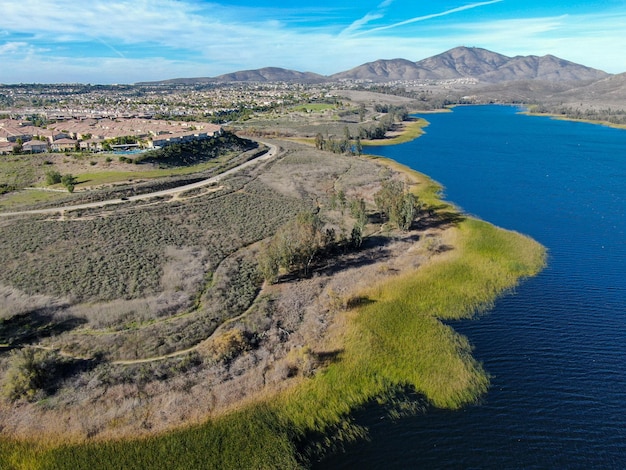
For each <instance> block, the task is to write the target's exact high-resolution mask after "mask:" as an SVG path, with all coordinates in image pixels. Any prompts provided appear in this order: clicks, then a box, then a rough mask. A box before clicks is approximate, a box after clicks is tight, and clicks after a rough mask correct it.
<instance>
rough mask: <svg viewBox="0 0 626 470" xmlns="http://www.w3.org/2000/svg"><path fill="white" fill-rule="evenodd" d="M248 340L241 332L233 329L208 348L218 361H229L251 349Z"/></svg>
mask: <svg viewBox="0 0 626 470" xmlns="http://www.w3.org/2000/svg"><path fill="white" fill-rule="evenodd" d="M249 347H250V345H249V343H248V339H247V338H246V336H245V335H244V334H243V332H242V331H241V330H238V329H232V330H229V331H226V332H224V333H222V334H221V335H219V336H217V337H216V338H214V339H213V341H212V342H211V344H210V345H209V347H208V351H209V354H211V355H212V356H213V358H214V359H215V360H216V361H228V360H230V359H234V358H235V357H237V356H239V355H240V354H241V353H242V352H244V351H246V350H247V349H249Z"/></svg>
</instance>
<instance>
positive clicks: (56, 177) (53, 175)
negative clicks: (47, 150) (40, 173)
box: [46, 170, 61, 186]
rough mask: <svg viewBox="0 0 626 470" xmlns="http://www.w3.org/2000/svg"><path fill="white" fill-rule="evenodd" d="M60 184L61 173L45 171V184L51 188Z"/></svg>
mask: <svg viewBox="0 0 626 470" xmlns="http://www.w3.org/2000/svg"><path fill="white" fill-rule="evenodd" d="M60 182H61V173H59V172H58V171H55V170H50V171H46V184H47V185H48V186H51V185H53V184H58V183H60Z"/></svg>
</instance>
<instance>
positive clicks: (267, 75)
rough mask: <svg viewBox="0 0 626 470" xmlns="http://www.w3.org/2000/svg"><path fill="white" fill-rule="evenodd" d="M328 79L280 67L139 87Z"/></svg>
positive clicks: (175, 80) (172, 80)
mask: <svg viewBox="0 0 626 470" xmlns="http://www.w3.org/2000/svg"><path fill="white" fill-rule="evenodd" d="M326 80H327V78H326V77H325V76H323V75H319V74H316V73H312V72H298V71H295V70H288V69H283V68H280V67H265V68H262V69H257V70H242V71H239V72H233V73H227V74H224V75H219V76H217V77H199V78H174V79H171V80H163V81H159V82H142V83H138V85H146V84H177V83H178V84H184V85H192V84H196V83H198V84H203V83H228V82H257V83H268V82H288V83H319V82H324V81H326Z"/></svg>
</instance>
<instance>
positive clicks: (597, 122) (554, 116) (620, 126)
mask: <svg viewBox="0 0 626 470" xmlns="http://www.w3.org/2000/svg"><path fill="white" fill-rule="evenodd" d="M521 114H525V115H526V116H538V117H548V118H551V119H556V120H558V121H571V122H584V123H587V124H595V125H596V126H605V127H612V128H613V129H622V130H626V124H616V123H614V122H610V121H600V120H595V119H578V118H574V117H568V116H564V115H562V114H551V113H537V112H533V111H524V112H522V113H521Z"/></svg>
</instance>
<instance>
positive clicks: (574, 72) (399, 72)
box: [141, 47, 609, 84]
mask: <svg viewBox="0 0 626 470" xmlns="http://www.w3.org/2000/svg"><path fill="white" fill-rule="evenodd" d="M608 76H609V74H607V73H606V72H603V71H601V70H597V69H593V68H590V67H586V66H584V65H580V64H576V63H574V62H569V61H567V60H563V59H559V58H558V57H554V56H552V55H546V56H543V57H538V56H533V55H531V56H516V57H507V56H505V55H502V54H498V53H496V52H491V51H488V50H486V49H481V48H477V47H456V48H454V49H450V50H449V51H446V52H443V53H442V54H438V55H435V56H433V57H429V58H426V59H423V60H420V61H417V62H412V61H410V60H407V59H391V60H383V59H381V60H377V61H374V62H368V63H365V64H363V65H359V66H358V67H355V68H353V69H350V70H347V71H344V72H339V73H336V74H333V75H330V76H324V75H319V74H316V73H312V72H298V71H295V70H288V69H283V68H279V67H266V68H262V69H257V70H243V71H239V72H233V73H228V74H224V75H219V76H217V77H201V78H177V79H172V80H164V81H161V82H150V84H194V83H213V82H216V83H224V82H260V83H265V82H294V83H321V82H324V81H338V80H370V81H375V82H387V81H393V80H447V79H459V78H473V79H477V80H480V81H481V82H485V83H499V82H503V81H511V80H534V79H538V80H546V81H551V82H563V81H580V80H600V79H602V78H606V77H608ZM141 84H146V82H144V83H141Z"/></svg>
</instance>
